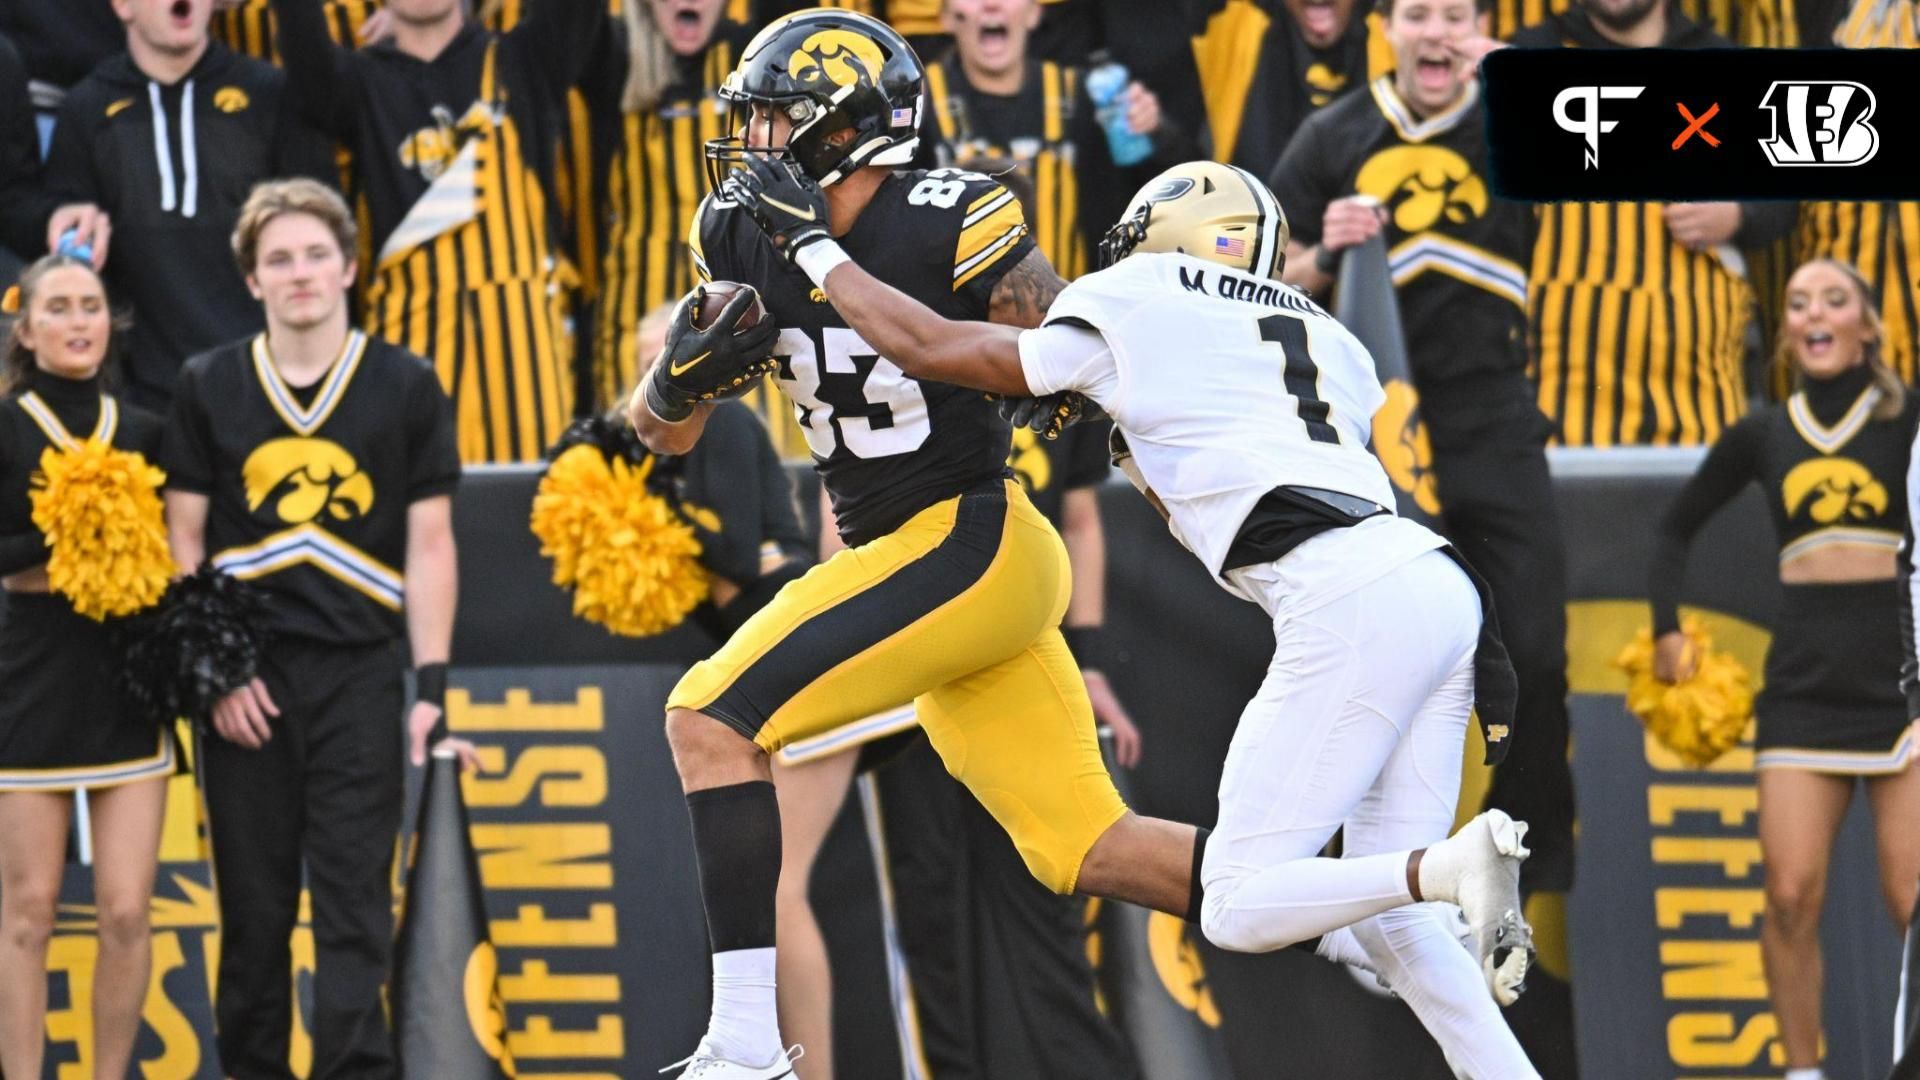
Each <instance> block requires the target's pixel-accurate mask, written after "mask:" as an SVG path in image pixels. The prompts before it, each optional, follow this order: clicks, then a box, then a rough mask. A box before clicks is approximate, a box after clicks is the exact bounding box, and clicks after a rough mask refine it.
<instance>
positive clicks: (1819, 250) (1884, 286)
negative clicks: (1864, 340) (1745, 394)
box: [1774, 0, 1920, 388]
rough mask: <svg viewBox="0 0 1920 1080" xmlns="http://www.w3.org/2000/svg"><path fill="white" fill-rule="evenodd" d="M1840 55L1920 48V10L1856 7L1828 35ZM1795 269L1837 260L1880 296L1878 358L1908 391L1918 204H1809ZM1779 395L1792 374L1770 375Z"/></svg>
mask: <svg viewBox="0 0 1920 1080" xmlns="http://www.w3.org/2000/svg"><path fill="white" fill-rule="evenodd" d="M1833 43H1834V44H1835V45H1838V46H1840V47H1842V48H1846V49H1912V48H1916V47H1920V4H1916V3H1915V2H1914V0H1855V3H1854V4H1853V6H1852V7H1851V8H1850V9H1849V10H1848V11H1847V12H1846V13H1845V16H1844V18H1842V19H1841V20H1840V26H1839V28H1838V29H1836V30H1834V32H1833ZM1794 255H1795V256H1796V260H1797V261H1798V262H1808V261H1811V260H1813V259H1818V258H1832V259H1838V260H1840V261H1841V262H1844V263H1847V264H1848V265H1850V266H1852V267H1854V268H1855V269H1857V270H1859V271H1860V275H1861V276H1862V277H1864V278H1866V279H1867V283H1868V284H1869V285H1872V286H1873V287H1874V288H1875V289H1876V290H1878V291H1879V293H1880V322H1881V325H1882V326H1883V328H1884V330H1885V338H1884V339H1883V340H1884V344H1883V345H1882V346H1881V350H1880V355H1881V356H1882V357H1883V358H1884V359H1885V360H1886V362H1887V366H1888V367H1891V368H1892V369H1893V370H1894V372H1895V373H1896V374H1898V375H1899V376H1900V378H1901V379H1902V380H1903V381H1905V382H1908V383H1911V382H1913V381H1914V379H1915V377H1916V375H1917V374H1920V364H1916V354H1920V343H1917V342H1916V340H1915V339H1916V335H1917V334H1920V203H1915V202H1871V203H1856V202H1812V203H1806V204H1804V205H1803V206H1802V207H1801V211H1800V228H1799V231H1798V232H1797V233H1796V234H1795V236H1794ZM1774 375H1775V381H1776V384H1777V385H1778V386H1779V387H1781V388H1784V387H1785V386H1786V385H1787V383H1788V381H1789V379H1790V377H1791V373H1790V372H1787V371H1785V370H1784V368H1783V369H1781V370H1778V371H1776V372H1775V373H1774Z"/></svg>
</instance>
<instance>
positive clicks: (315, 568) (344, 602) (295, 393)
mask: <svg viewBox="0 0 1920 1080" xmlns="http://www.w3.org/2000/svg"><path fill="white" fill-rule="evenodd" d="M161 460H162V461H163V463H164V467H165V469H166V470H167V486H168V487H169V488H174V489H177V490H181V491H191V492H195V493H198V494H201V495H205V496H207V497H208V503H209V505H208V509H207V527H206V552H207V558H208V559H209V560H210V561H211V562H212V563H213V564H214V565H215V566H218V567H220V568H221V569H223V570H225V571H226V572H227V573H230V574H232V575H233V576H235V577H238V578H242V579H246V580H251V581H252V582H253V583H254V584H255V585H257V586H259V587H260V588H262V589H264V590H266V592H267V594H268V595H269V597H270V598H271V600H272V604H271V605H270V607H269V609H268V612H269V614H268V619H269V623H270V624H271V625H272V627H273V629H274V630H275V632H276V633H280V634H285V635H289V636H292V637H299V638H306V639H309V640H315V641H322V642H326V643H328V644H332V645H357V644H373V643H377V642H382V641H386V640H389V639H391V638H394V637H398V636H399V635H400V634H401V633H403V632H404V630H405V627H406V624H405V621H404V619H403V618H402V615H401V606H402V602H403V599H404V582H403V579H402V576H401V575H402V572H403V570H404V568H405V564H406V555H407V508H408V506H410V505H411V504H412V503H414V502H417V501H419V500H421V499H426V498H430V497H432V496H435V495H448V494H451V493H452V492H453V490H454V488H455V487H456V486H457V485H458V483H459V480H460V457H459V454H458V452H457V451H456V449H455V446H454V433H453V408H452V405H451V404H450V403H449V402H448V400H447V396H446V395H445V394H444V393H442V392H441V390H440V383H439V380H437V379H436V378H435V377H434V374H433V369H432V368H430V367H428V366H427V364H426V362H425V361H423V360H421V359H420V358H419V357H417V356H414V355H413V354H412V353H409V352H407V351H405V350H404V349H401V348H398V347H397V346H394V345H389V344H387V343H386V342H384V341H380V340H378V339H373V338H369V337H367V336H366V335H365V334H364V333H361V332H360V331H357V330H356V331H354V332H353V333H351V334H350V335H348V338H347V344H346V348H345V349H344V350H343V351H342V353H341V355H340V358H339V359H338V360H336V361H334V364H333V366H332V367H331V368H329V369H328V370H327V373H326V374H325V375H324V376H322V377H321V378H320V380H319V381H318V382H316V383H314V384H313V385H312V386H307V387H293V386H289V385H287V383H286V382H285V381H284V380H282V379H281V378H280V374H279V371H278V370H277V369H276V368H275V367H274V366H273V360H272V358H271V356H270V355H269V353H268V351H267V344H266V335H265V334H260V335H257V336H255V337H252V338H248V339H246V340H244V341H237V342H234V343H233V344H231V345H225V346H222V347H220V348H218V349H215V350H213V351H212V352H209V353H203V354H202V355H200V356H196V357H194V358H193V359H192V360H190V361H188V362H187V365H186V367H184V368H182V369H181V371H180V384H179V386H178V388H177V390H176V392H175V394H174V399H173V412H172V415H171V416H170V417H169V418H168V420H167V430H166V436H165V439H164V441H163V443H162V450H161Z"/></svg>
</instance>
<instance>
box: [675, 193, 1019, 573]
mask: <svg viewBox="0 0 1920 1080" xmlns="http://www.w3.org/2000/svg"><path fill="white" fill-rule="evenodd" d="M839 239H840V246H841V247H843V248H845V249H846V252H847V254H848V255H851V256H852V257H853V259H854V261H855V262H858V263H859V264H860V265H861V267H863V268H864V269H865V270H866V271H867V272H868V273H871V274H873V275H874V276H875V277H877V278H879V279H880V280H882V281H885V282H888V283H890V284H891V285H893V287H894V288H896V289H899V290H901V291H902V292H905V293H906V294H907V295H909V296H911V297H913V298H914V299H916V300H918V301H920V302H921V303H923V304H926V305H927V306H928V307H930V308H932V309H933V310H935V311H937V312H939V313H940V314H941V315H943V316H945V317H947V318H949V319H976V320H979V319H985V318H986V317H987V313H988V307H989V301H990V299H991V297H992V295H993V287H994V285H995V283H997V282H998V281H999V280H1000V278H1001V276H1002V275H1004V274H1005V273H1006V272H1007V271H1008V270H1010V269H1012V268H1013V267H1014V266H1015V265H1017V264H1018V263H1019V262H1020V260H1021V259H1023V258H1025V257H1026V255H1027V253H1028V252H1029V251H1032V250H1033V240H1032V238H1031V237H1029V236H1028V235H1027V225H1026V222H1025V220H1023V218H1022V216H1021V213H1020V204H1019V202H1018V201H1017V200H1015V199H1014V197H1013V193H1012V192H1010V191H1008V190H1007V189H1006V188H1004V187H1002V186H1000V184H999V183H997V182H995V181H994V180H992V179H990V178H988V177H985V176H982V175H980V174H978V173H970V172H961V171H959V170H956V169H935V170H932V171H927V170H921V169H916V170H909V171H901V172H896V173H893V174H892V175H890V176H888V177H887V179H886V180H885V181H884V182H882V183H881V185H880V187H879V188H878V190H876V191H875V192H874V194H873V200H872V201H871V202H869V203H868V204H867V207H866V209H864V210H863V211H861V213H860V217H859V218H858V219H857V220H856V221H855V222H854V223H853V228H852V230H851V231H849V232H848V233H847V234H846V235H845V236H842V237H840V238H839ZM688 241H689V246H690V247H691V248H692V249H693V258H694V269H695V271H696V272H698V273H699V274H700V275H701V276H702V277H703V278H704V279H706V280H709V281H714V280H719V281H741V282H745V283H747V284H749V285H752V286H754V287H755V288H757V289H759V290H760V298H761V301H762V302H763V303H765V305H766V308H767V311H768V312H769V313H770V314H771V316H772V317H773V319H774V321H776V322H777V323H779V325H780V340H779V344H778V345H777V346H776V347H775V349H776V355H778V356H779V358H780V370H779V373H778V375H779V377H778V384H779V387H780V389H782V390H784V391H786V394H787V396H788V397H789V398H791V399H792V400H793V404H794V415H795V418H796V419H797V420H798V421H799V423H800V428H801V431H802V432H803V433H804V434H805V435H806V439H807V445H808V446H809V447H810V448H811V449H812V451H813V460H814V465H815V467H817V468H818V469H819V470H820V479H821V481H822V482H823V483H824V484H826V487H827V493H828V494H829V495H831V496H832V498H833V511H834V516H835V518H836V519H837V520H838V522H839V527H840V534H841V536H842V537H844V538H845V539H846V541H847V543H849V544H862V543H866V542H868V541H870V540H874V539H876V538H878V537H881V536H884V535H886V534H887V533H889V532H892V531H893V530H894V529H896V528H898V527H899V526H900V525H902V524H903V523H905V522H906V520H907V519H908V518H910V517H912V516H913V515H914V514H916V513H919V512H920V511H921V510H924V509H926V508H927V507H929V506H932V505H933V504H934V503H937V502H939V501H941V500H942V499H948V498H952V497H953V496H955V495H959V494H961V493H962V492H964V491H967V490H969V489H970V488H973V487H974V486H976V485H978V484H981V483H983V482H986V481H990V480H993V479H994V478H996V477H1001V476H1005V475H1006V468H1007V450H1008V445H1009V442H1008V440H1009V435H1008V426H1007V423H1006V421H1004V420H1002V419H1000V415H999V412H998V411H997V409H996V407H995V405H994V404H993V403H992V402H990V401H988V400H987V398H986V396H985V395H984V394H982V393H980V392H979V391H977V390H966V389H962V388H960V387H957V386H951V385H948V384H946V383H937V382H926V381H923V380H919V379H910V378H908V377H907V376H906V375H905V374H904V373H903V372H901V370H900V369H899V368H898V367H896V366H894V364H893V363H891V362H890V361H888V360H886V359H884V358H882V357H881V356H879V355H878V354H876V353H875V352H874V351H873V348H872V346H870V345H868V344H867V343H866V342H865V341H863V340H861V338H860V335H858V334H856V333H855V332H854V331H852V330H851V329H848V327H847V324H846V322H845V320H843V319H841V318H840V314H839V313H838V312H836V311H835V310H834V309H833V305H831V304H829V303H827V302H826V296H825V295H824V294H822V293H820V291H819V290H818V289H815V288H814V287H813V282H812V281H809V280H808V279H807V275H806V274H804V273H802V272H801V271H800V270H799V269H797V268H796V267H794V266H793V265H792V264H791V263H789V262H787V261H786V260H785V259H784V258H782V257H781V256H780V255H779V254H778V253H777V252H775V251H774V250H773V245H771V244H770V243H768V242H767V238H766V237H765V236H764V235H762V234H761V232H760V229H759V227H758V226H756V225H754V223H753V219H752V218H750V217H748V216H747V214H746V212H745V211H743V210H741V209H740V208H739V207H738V206H736V205H734V204H732V203H728V202H721V201H719V200H718V199H717V198H716V197H714V196H708V198H707V199H706V201H705V202H702V203H701V204H700V209H699V210H698V211H697V212H696V213H695V215H694V223H693V228H692V230H691V232H690V235H689V237H688Z"/></svg>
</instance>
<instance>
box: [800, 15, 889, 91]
mask: <svg viewBox="0 0 1920 1080" xmlns="http://www.w3.org/2000/svg"><path fill="white" fill-rule="evenodd" d="M886 66H887V59H886V57H885V56H883V55H882V54H881V52H880V46H879V45H876V44H874V43H873V42H872V41H870V40H868V39H867V38H865V37H862V36H861V35H859V34H856V33H854V32H853V31H851V30H841V29H838V28H835V29H829V30H822V31H820V32H818V33H815V34H811V35H809V36H808V37H807V40H805V41H803V42H801V43H800V47H799V48H798V49H795V50H794V51H793V55H792V56H790V57H788V58H787V71H788V73H789V74H791V75H792V76H793V79H794V81H795V82H799V83H818V82H829V83H832V84H833V85H835V86H877V85H879V83H880V72H881V70H882V69H883V68H885V67H886Z"/></svg>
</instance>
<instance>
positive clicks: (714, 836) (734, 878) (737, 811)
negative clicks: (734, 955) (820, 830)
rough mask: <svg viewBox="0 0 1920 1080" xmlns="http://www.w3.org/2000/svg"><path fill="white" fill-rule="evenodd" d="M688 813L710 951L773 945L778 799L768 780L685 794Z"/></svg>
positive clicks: (778, 821)
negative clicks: (705, 910)
mask: <svg viewBox="0 0 1920 1080" xmlns="http://www.w3.org/2000/svg"><path fill="white" fill-rule="evenodd" d="M687 814H688V816H689V817H691V818H692V819H693V852H694V855H695V857H696V858H697V859H698V860H699V862H700V896H701V898H702V899H703V900H704V901H705V903H706V907H707V940H708V942H709V943H710V944H711V945H712V947H713V951H714V952H717V953H722V952H732V951H733V950H735V949H766V948H772V947H773V925H774V915H773V896H774V891H775V889H777V888H778V887H779V884H780V802H779V800H778V799H777V798H775V797H774V793H773V784H772V783H770V782H768V781H766V780H750V781H748V782H747V783H744V784H729V785H727V786H726V787H717V788H707V789H706V790H704V791H693V792H688V793H687Z"/></svg>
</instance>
